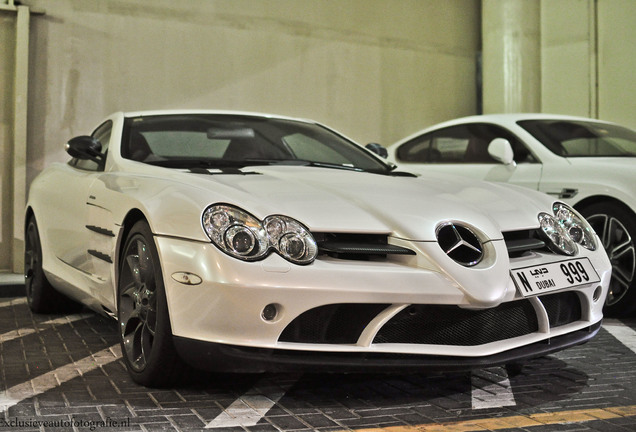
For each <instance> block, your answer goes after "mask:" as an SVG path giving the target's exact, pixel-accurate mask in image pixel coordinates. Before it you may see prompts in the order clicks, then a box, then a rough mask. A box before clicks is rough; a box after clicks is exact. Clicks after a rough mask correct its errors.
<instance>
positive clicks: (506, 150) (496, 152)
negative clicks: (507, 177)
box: [488, 138, 515, 166]
mask: <svg viewBox="0 0 636 432" xmlns="http://www.w3.org/2000/svg"><path fill="white" fill-rule="evenodd" d="M488 154H489V155H490V156H492V158H493V159H495V160H496V161H497V162H501V163H502V164H504V165H513V166H514V165H515V160H514V153H513V151H512V146H511V145H510V141H508V140H507V139H505V138H495V139H494V140H492V141H491V142H490V144H488Z"/></svg>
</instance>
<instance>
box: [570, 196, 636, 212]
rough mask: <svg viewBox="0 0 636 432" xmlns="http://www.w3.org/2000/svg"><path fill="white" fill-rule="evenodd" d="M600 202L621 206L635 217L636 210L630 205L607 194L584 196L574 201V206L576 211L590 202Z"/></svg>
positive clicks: (590, 203)
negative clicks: (576, 201)
mask: <svg viewBox="0 0 636 432" xmlns="http://www.w3.org/2000/svg"><path fill="white" fill-rule="evenodd" d="M601 203H602V204H614V205H616V206H618V207H621V208H622V209H623V210H625V211H628V212H629V213H631V214H632V215H634V217H635V218H636V212H635V211H634V210H633V209H632V208H631V207H630V206H628V205H627V204H625V203H624V202H623V201H621V200H619V199H617V198H614V197H611V196H608V195H595V196H590V197H586V198H585V199H583V200H581V201H579V202H578V203H576V204H575V205H574V208H575V209H576V210H577V211H581V210H583V209H584V208H585V207H587V206H590V205H592V204H601Z"/></svg>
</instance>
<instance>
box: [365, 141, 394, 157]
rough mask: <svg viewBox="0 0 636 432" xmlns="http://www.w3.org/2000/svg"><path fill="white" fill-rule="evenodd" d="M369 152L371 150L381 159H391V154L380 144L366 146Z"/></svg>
mask: <svg viewBox="0 0 636 432" xmlns="http://www.w3.org/2000/svg"><path fill="white" fill-rule="evenodd" d="M364 147H365V148H366V149H367V150H371V151H372V152H373V153H375V154H377V155H378V156H380V157H383V158H385V159H386V158H387V157H389V152H388V151H387V150H386V148H384V146H383V145H382V144H378V143H369V144H367V145H365V146H364Z"/></svg>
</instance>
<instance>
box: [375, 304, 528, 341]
mask: <svg viewBox="0 0 636 432" xmlns="http://www.w3.org/2000/svg"><path fill="white" fill-rule="evenodd" d="M538 328H539V326H538V322H537V317H536V313H535V311H534V308H533V307H532V305H531V304H530V302H529V301H528V300H519V301H514V302H509V303H503V304H501V305H499V306H497V307H494V308H490V309H483V310H467V309H462V308H459V307H457V306H444V305H442V306H436V305H412V306H409V307H407V308H406V309H404V310H403V311H401V312H400V313H398V314H397V315H396V316H394V317H393V318H392V319H391V320H389V322H388V323H386V324H385V325H384V327H382V329H380V331H379V332H378V334H377V335H376V337H375V339H374V341H373V343H375V344H383V343H401V344H431V345H459V346H473V345H482V344H486V343H489V342H495V341H499V340H505V339H510V338H514V337H517V336H523V335H526V334H529V333H533V332H536V331H537V330H538Z"/></svg>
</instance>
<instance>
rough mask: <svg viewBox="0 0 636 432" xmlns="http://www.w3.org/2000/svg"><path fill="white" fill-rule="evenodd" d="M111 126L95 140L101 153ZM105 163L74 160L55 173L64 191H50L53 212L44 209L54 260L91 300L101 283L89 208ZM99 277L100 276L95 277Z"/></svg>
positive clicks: (97, 132)
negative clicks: (95, 184)
mask: <svg viewBox="0 0 636 432" xmlns="http://www.w3.org/2000/svg"><path fill="white" fill-rule="evenodd" d="M110 130H111V122H106V123H104V124H102V125H101V126H100V127H98V128H97V129H96V130H95V132H94V133H93V135H92V136H93V137H94V138H96V139H98V140H99V141H100V142H101V143H102V152H107V150H108V144H109V140H110ZM103 167H104V163H97V162H94V161H92V160H82V159H78V158H73V159H71V160H70V161H69V162H68V164H66V165H65V166H63V167H62V169H60V170H58V171H57V172H55V173H54V174H53V175H54V176H55V177H56V178H55V179H53V180H54V182H55V184H60V185H63V187H61V188H58V189H55V190H51V192H50V194H51V196H50V199H49V200H48V202H49V203H50V204H49V205H50V208H46V209H44V214H43V215H41V217H48V219H49V220H48V221H47V222H48V223H47V225H48V226H49V227H50V230H49V232H50V239H49V241H50V247H51V249H52V250H53V251H54V254H55V256H56V257H57V258H58V259H59V260H61V261H62V262H63V263H65V264H66V265H67V266H68V267H67V268H68V269H69V270H70V272H71V274H68V275H67V278H68V279H70V280H71V285H72V286H73V288H74V289H75V290H79V291H81V292H83V294H79V295H83V296H84V297H85V298H92V297H93V294H94V289H95V287H94V282H95V281H96V280H97V281H98V280H99V279H100V276H99V273H100V272H99V271H96V269H97V270H98V267H97V266H96V257H95V253H93V252H94V251H95V248H94V247H92V245H91V244H92V243H93V240H92V237H93V236H94V232H93V231H91V229H90V227H91V222H90V219H91V217H92V216H91V215H92V214H93V213H94V210H93V209H92V206H91V205H90V201H91V199H90V197H91V188H92V187H93V185H94V183H95V181H96V179H97V177H98V176H99V175H100V174H101V173H102V172H103ZM96 275H97V276H96Z"/></svg>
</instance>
